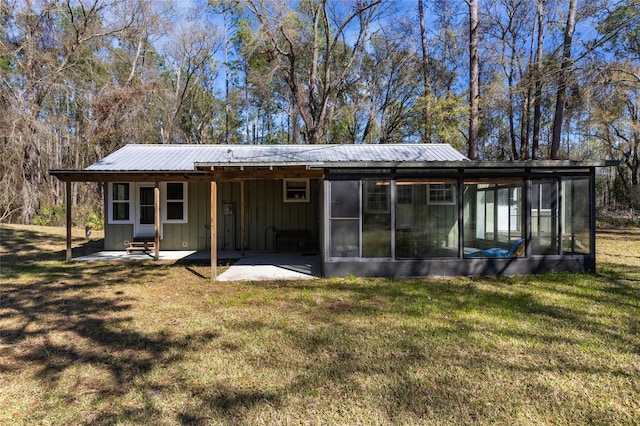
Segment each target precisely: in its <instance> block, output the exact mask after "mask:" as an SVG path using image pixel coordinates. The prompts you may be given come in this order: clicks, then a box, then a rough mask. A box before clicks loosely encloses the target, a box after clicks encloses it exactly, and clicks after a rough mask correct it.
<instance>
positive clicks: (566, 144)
mask: <svg viewBox="0 0 640 426" xmlns="http://www.w3.org/2000/svg"><path fill="white" fill-rule="evenodd" d="M0 77H1V80H0V110H1V113H0V222H19V223H25V224H30V223H36V224H58V223H56V222H59V221H63V220H64V214H63V213H62V212H63V211H64V206H63V203H64V200H65V196H64V185H62V184H61V183H60V182H58V181H57V179H55V178H53V177H51V176H49V174H48V170H50V169H82V168H84V167H87V166H88V165H90V164H92V163H93V162H95V161H97V160H98V159H100V158H101V157H103V156H105V155H107V154H109V153H111V152H113V151H115V150H116V149H118V148H120V147H121V146H124V145H125V144H129V143H163V144H164V143H172V144H319V143H330V144H363V143H371V144H378V143H379V144H384V143H449V144H451V145H453V146H454V147H456V148H457V149H459V150H460V151H461V152H463V153H465V154H466V155H468V156H469V157H470V158H472V159H479V160H506V161H509V160H530V159H533V160H536V159H572V160H586V159H615V160H619V161H620V165H619V167H614V168H611V169H609V170H604V171H603V172H602V175H599V176H598V179H597V190H598V194H599V196H600V198H601V201H602V202H603V203H604V204H605V205H607V206H608V207H609V208H611V209H624V210H627V211H628V210H629V209H635V210H638V209H640V183H639V179H640V0H590V1H586V0H527V1H522V0H397V1H396V0H209V1H206V0H189V1H180V0H175V1H172V0H66V1H63V0H0ZM102 191H103V188H102V186H101V185H96V184H86V185H74V190H73V194H72V200H73V201H72V202H73V203H74V204H77V205H78V206H79V208H74V215H75V216H74V222H75V223H76V224H77V225H81V226H84V224H85V223H87V222H89V221H94V222H96V223H98V222H100V220H101V216H100V215H101V214H102V213H101V207H100V206H101V203H102Z"/></svg>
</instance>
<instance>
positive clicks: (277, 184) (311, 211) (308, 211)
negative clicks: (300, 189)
mask: <svg viewBox="0 0 640 426" xmlns="http://www.w3.org/2000/svg"><path fill="white" fill-rule="evenodd" d="M231 185H237V186H238V188H239V187H240V186H239V185H240V184H238V183H233V184H231ZM309 192H310V196H309V202H299V203H297V202H296V203H285V202H284V195H283V183H282V180H255V181H247V182H246V183H245V196H246V201H245V202H246V207H245V208H246V213H245V214H246V221H247V222H246V224H247V225H246V232H245V234H246V239H247V249H248V250H272V249H274V248H275V241H274V237H275V233H274V231H275V230H276V229H278V230H282V229H289V230H307V231H309V232H310V233H311V235H312V237H311V238H312V240H313V241H311V242H307V245H309V244H311V243H312V244H313V245H314V246H315V245H317V242H318V240H319V239H318V234H319V228H318V227H319V217H318V203H319V200H318V198H319V196H320V193H319V191H318V181H317V180H315V179H314V180H311V182H310V184H309ZM238 217H239V216H238ZM238 229H239V227H238ZM238 241H239V234H238ZM295 244H296V242H295V241H293V242H292V241H289V243H288V244H287V246H288V247H292V248H293V247H294V246H295ZM285 248H286V247H285ZM301 248H302V249H303V250H309V249H312V248H315V247H301Z"/></svg>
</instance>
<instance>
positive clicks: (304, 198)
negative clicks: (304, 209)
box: [282, 179, 310, 203]
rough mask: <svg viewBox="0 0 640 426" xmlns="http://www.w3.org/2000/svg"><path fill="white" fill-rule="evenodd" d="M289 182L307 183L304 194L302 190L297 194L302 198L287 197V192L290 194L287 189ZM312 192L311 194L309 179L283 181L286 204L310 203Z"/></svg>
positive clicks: (283, 196) (283, 198)
mask: <svg viewBox="0 0 640 426" xmlns="http://www.w3.org/2000/svg"><path fill="white" fill-rule="evenodd" d="M289 182H296V183H297V182H304V183H305V189H304V193H302V192H301V191H302V189H301V188H300V190H299V191H298V192H296V194H300V195H301V196H300V197H291V198H289V197H287V192H288V188H287V183H289ZM309 195H310V192H309V179H283V180H282V201H283V202H285V203H308V202H309V198H310V196H309Z"/></svg>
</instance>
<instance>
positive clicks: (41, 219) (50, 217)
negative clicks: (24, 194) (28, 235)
mask: <svg viewBox="0 0 640 426" xmlns="http://www.w3.org/2000/svg"><path fill="white" fill-rule="evenodd" d="M65 212H66V209H65V206H64V205H54V206H43V207H41V208H40V209H39V210H38V212H37V213H36V215H35V217H34V218H33V224H34V225H39V226H64V224H65V216H66V214H65Z"/></svg>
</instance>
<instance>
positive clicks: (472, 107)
mask: <svg viewBox="0 0 640 426" xmlns="http://www.w3.org/2000/svg"><path fill="white" fill-rule="evenodd" d="M574 1H575V0H574ZM468 4H469V158H470V159H471V160H477V159H478V158H479V154H478V121H479V120H478V116H479V112H480V105H479V97H480V95H479V84H480V66H479V63H478V0H469V3H468Z"/></svg>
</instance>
